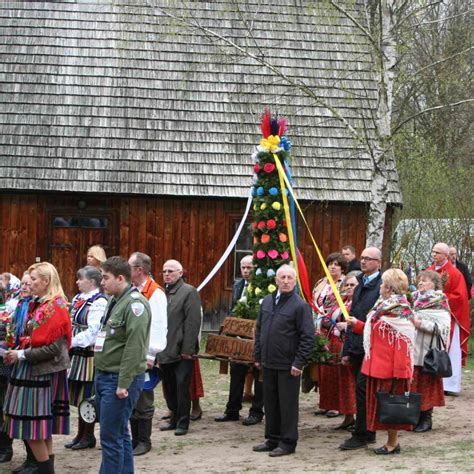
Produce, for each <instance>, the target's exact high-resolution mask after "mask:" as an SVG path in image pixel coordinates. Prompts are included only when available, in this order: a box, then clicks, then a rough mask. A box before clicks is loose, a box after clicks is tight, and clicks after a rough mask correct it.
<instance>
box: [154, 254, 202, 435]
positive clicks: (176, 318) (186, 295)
mask: <svg viewBox="0 0 474 474" xmlns="http://www.w3.org/2000/svg"><path fill="white" fill-rule="evenodd" d="M182 277H183V267H182V265H181V263H179V262H178V261H177V260H168V261H167V262H165V264H164V265H163V280H164V282H165V291H166V297H167V300H168V335H167V338H166V340H167V342H166V349H165V350H164V351H163V352H161V353H160V354H159V355H158V360H159V362H160V367H161V368H162V370H163V385H164V391H165V397H166V404H167V406H168V409H169V410H170V413H171V418H170V421H169V422H168V423H165V424H164V425H162V426H160V430H161V431H167V430H175V433H174V434H175V435H176V436H181V435H185V434H187V432H188V428H189V416H190V410H191V400H190V395H189V385H190V383H191V376H192V373H193V360H192V357H193V355H195V354H197V352H198V351H199V340H198V338H199V330H200V328H201V300H200V299H199V294H198V292H197V290H196V288H194V287H193V286H191V285H188V284H187V283H185V282H184V280H183V278H182Z"/></svg>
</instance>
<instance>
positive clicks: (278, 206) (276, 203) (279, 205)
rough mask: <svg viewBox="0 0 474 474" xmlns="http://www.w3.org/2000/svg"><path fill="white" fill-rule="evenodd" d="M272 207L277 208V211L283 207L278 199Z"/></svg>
mask: <svg viewBox="0 0 474 474" xmlns="http://www.w3.org/2000/svg"><path fill="white" fill-rule="evenodd" d="M272 207H273V209H275V211H279V210H280V209H281V204H280V203H279V202H278V201H275V202H274V203H272Z"/></svg>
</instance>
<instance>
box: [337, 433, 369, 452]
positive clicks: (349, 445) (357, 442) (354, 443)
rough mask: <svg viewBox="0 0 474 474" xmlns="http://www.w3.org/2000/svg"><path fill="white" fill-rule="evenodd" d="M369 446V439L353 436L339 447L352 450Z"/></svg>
mask: <svg viewBox="0 0 474 474" xmlns="http://www.w3.org/2000/svg"><path fill="white" fill-rule="evenodd" d="M366 447H367V441H365V440H364V441H362V440H361V439H359V438H356V437H355V436H352V438H349V439H346V440H345V441H344V443H342V444H341V445H340V446H339V448H340V449H342V450H343V451H350V450H352V449H361V448H366Z"/></svg>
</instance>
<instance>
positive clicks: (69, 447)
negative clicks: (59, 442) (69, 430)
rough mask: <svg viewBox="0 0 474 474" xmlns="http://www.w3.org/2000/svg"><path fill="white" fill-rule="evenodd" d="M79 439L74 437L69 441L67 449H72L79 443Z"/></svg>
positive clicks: (66, 445)
mask: <svg viewBox="0 0 474 474" xmlns="http://www.w3.org/2000/svg"><path fill="white" fill-rule="evenodd" d="M79 441H80V439H79V438H78V437H76V438H73V439H72V440H71V441H69V443H66V444H65V445H64V447H65V448H67V449H71V448H72V447H73V446H74V445H75V444H76V443H79Z"/></svg>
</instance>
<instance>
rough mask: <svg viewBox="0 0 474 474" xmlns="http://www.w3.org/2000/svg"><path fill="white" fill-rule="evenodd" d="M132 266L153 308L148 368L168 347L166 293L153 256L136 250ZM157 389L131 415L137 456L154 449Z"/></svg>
mask: <svg viewBox="0 0 474 474" xmlns="http://www.w3.org/2000/svg"><path fill="white" fill-rule="evenodd" d="M128 264H129V265H130V267H131V269H132V284H133V286H134V287H135V288H136V289H137V290H138V291H139V292H140V293H141V294H142V295H143V296H144V297H145V298H146V299H147V300H148V303H149V304H150V308H151V327H150V343H149V345H148V352H147V356H146V363H147V369H148V370H151V369H152V368H153V367H154V366H155V362H156V360H155V359H156V355H157V354H158V353H159V352H161V351H163V350H164V348H165V347H166V331H167V314H166V296H165V292H164V291H163V289H162V288H161V287H160V285H158V283H156V281H155V280H154V279H153V278H152V276H151V258H150V257H149V256H148V255H146V254H144V253H142V252H134V253H132V255H131V256H130V258H129V259H128ZM154 402H155V396H154V392H153V390H143V391H142V393H141V394H140V398H139V399H138V402H137V404H136V406H135V409H134V410H133V413H132V417H131V418H130V426H131V428H132V446H133V455H134V456H141V455H143V454H146V453H148V451H150V450H151V431H152V421H153V415H154V413H155V406H154Z"/></svg>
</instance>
